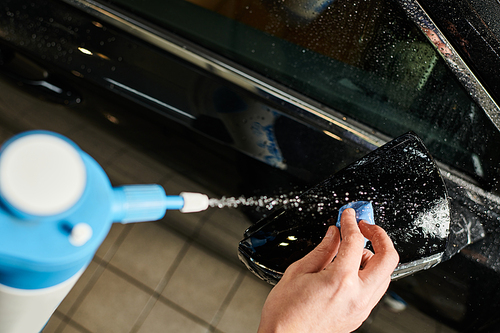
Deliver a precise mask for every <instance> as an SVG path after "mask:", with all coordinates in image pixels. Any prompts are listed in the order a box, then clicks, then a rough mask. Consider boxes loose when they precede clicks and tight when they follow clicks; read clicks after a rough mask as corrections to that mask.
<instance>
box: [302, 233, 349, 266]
mask: <svg viewBox="0 0 500 333" xmlns="http://www.w3.org/2000/svg"><path fill="white" fill-rule="evenodd" d="M339 246H340V232H339V229H338V228H337V227H336V226H334V225H332V226H330V227H329V228H328V231H327V232H326V235H325V237H324V238H323V240H322V241H321V243H319V244H318V246H316V248H315V249H314V250H312V251H311V252H309V253H308V254H307V255H306V256H305V257H303V258H302V259H300V260H299V261H297V262H296V263H295V264H294V265H295V272H296V273H317V272H320V271H322V270H323V269H324V268H325V267H326V266H327V265H328V264H329V263H331V262H332V260H333V258H334V257H335V256H336V255H337V252H338V249H339Z"/></svg>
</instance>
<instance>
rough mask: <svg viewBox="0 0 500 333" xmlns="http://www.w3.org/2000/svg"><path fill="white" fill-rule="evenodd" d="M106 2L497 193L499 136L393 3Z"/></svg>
mask: <svg viewBox="0 0 500 333" xmlns="http://www.w3.org/2000/svg"><path fill="white" fill-rule="evenodd" d="M108 2H112V3H113V4H115V5H118V6H122V7H124V8H126V9H127V10H129V11H133V12H134V13H135V14H138V15H140V16H142V17H143V18H146V19H147V20H149V21H151V22H153V23H156V24H159V25H162V26H163V27H166V28H168V29H169V30H170V31H173V32H174V33H176V34H179V35H181V36H183V37H184V38H187V39H190V40H192V41H194V42H196V43H198V44H200V45H202V46H204V47H206V48H208V49H210V50H212V51H216V52H218V53H219V54H222V55H223V56H225V57H227V58H229V59H231V60H234V61H237V62H238V63H240V64H242V65H244V66H246V67H248V68H250V69H252V70H254V71H256V72H258V73H259V74H262V75H264V76H266V77H268V78H270V79H272V80H275V81H276V82H279V83H280V84H283V85H286V86H288V87H290V88H292V89H294V90H296V91H298V92H300V93H302V94H304V95H306V96H308V97H310V98H313V99H315V100H317V101H319V102H320V103H322V104H325V105H327V106H329V107H331V108H332V109H335V110H337V111H340V112H342V113H343V114H345V115H346V116H349V117H352V118H354V119H356V120H358V121H360V122H362V123H364V124H366V125H368V126H370V127H371V128H373V129H375V130H377V131H379V132H382V133H384V134H386V135H389V136H391V137H396V136H398V135H400V134H402V133H405V132H407V131H410V130H411V131H414V132H416V133H417V134H418V135H419V136H420V137H421V138H422V139H423V140H424V142H425V143H426V145H427V147H428V148H429V150H430V151H431V153H432V154H433V156H434V157H435V158H436V159H437V160H439V161H441V162H444V163H446V164H448V165H450V166H453V167H454V168H456V169H459V170H461V171H463V172H466V173H467V174H469V175H471V176H473V177H475V178H476V179H478V180H479V181H481V182H482V183H483V184H484V185H485V186H487V187H488V188H489V189H493V190H496V188H497V187H498V186H497V183H498V180H497V179H498V178H500V177H498V176H499V169H500V168H498V165H499V157H497V155H498V154H496V153H495V149H497V148H496V146H497V144H499V143H500V135H499V133H498V130H497V129H496V128H495V126H494V125H493V124H492V123H491V121H490V120H489V119H488V118H487V116H486V115H485V113H484V112H483V111H482V110H481V109H480V107H479V106H478V105H477V104H476V103H475V102H474V101H473V100H472V99H471V98H470V96H469V95H468V94H467V92H466V91H465V90H464V89H463V87H462V86H461V85H460V83H459V82H458V81H457V80H456V78H455V77H454V75H453V74H452V72H451V71H450V70H449V69H448V68H447V66H446V64H445V63H444V61H443V60H442V58H441V57H440V55H439V54H438V53H437V51H436V50H435V49H434V47H433V46H432V44H431V43H430V42H429V40H428V38H432V37H433V36H425V34H424V33H423V32H422V31H421V30H419V29H418V28H417V27H416V26H415V25H414V24H413V22H411V21H410V20H409V19H408V18H407V17H406V14H405V12H404V11H403V9H402V8H401V7H400V6H399V4H398V3H397V2H396V1H390V0H349V1H348V0H335V1H334V0H324V1H309V0H290V1H270V0H246V1H241V0H190V1H185V0H170V1H168V2H165V1H160V0H157V1H141V0H112V1H108Z"/></svg>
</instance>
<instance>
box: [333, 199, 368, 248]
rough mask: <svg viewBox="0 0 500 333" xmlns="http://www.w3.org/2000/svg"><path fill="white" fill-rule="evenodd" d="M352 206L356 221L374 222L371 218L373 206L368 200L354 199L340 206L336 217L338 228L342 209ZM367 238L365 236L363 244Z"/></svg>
mask: <svg viewBox="0 0 500 333" xmlns="http://www.w3.org/2000/svg"><path fill="white" fill-rule="evenodd" d="M347 208H353V209H354V210H355V211H356V221H357V222H358V223H359V221H361V220H365V221H366V222H368V224H375V221H374V219H373V206H372V203H371V202H370V201H355V202H349V203H348V204H347V205H344V206H342V207H340V209H339V217H338V218H337V224H336V225H337V228H339V230H340V216H342V212H343V211H344V209H347ZM367 242H368V240H367V239H366V238H365V246H366V243H367Z"/></svg>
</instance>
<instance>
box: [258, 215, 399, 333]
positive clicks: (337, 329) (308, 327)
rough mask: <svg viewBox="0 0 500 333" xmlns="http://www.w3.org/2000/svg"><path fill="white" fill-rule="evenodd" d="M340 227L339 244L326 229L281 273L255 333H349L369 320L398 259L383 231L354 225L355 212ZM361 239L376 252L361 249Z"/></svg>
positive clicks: (343, 218) (335, 235)
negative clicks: (312, 247) (368, 241)
mask: <svg viewBox="0 0 500 333" xmlns="http://www.w3.org/2000/svg"><path fill="white" fill-rule="evenodd" d="M340 225H341V230H342V241H341V237H340V231H339V229H338V228H337V227H335V226H330V227H329V228H328V231H327V233H326V235H325V237H324V238H323V240H322V242H321V243H320V244H319V245H318V246H317V247H316V248H315V249H314V250H313V251H311V252H310V253H309V254H308V255H306V256H305V257H304V258H302V259H301V260H298V261H296V262H295V263H293V264H292V265H290V266H289V267H288V269H287V270H286V271H285V273H284V275H283V277H282V278H281V280H280V281H279V282H278V284H276V286H275V287H274V288H273V290H271V292H270V293H269V295H268V297H267V300H266V302H265V304H264V307H263V309H262V315H261V321H260V325H259V331H258V332H259V333H280V332H287V333H291V332H307V333H313V332H322V333H324V332H332V333H347V332H352V331H354V330H355V329H357V328H358V327H359V326H361V324H362V323H363V322H364V321H365V320H366V318H368V316H369V314H370V312H371V310H372V309H373V308H374V307H375V305H377V303H378V302H379V301H380V299H381V298H382V296H383V295H384V293H385V291H386V290H387V288H388V287H389V283H390V282H391V274H392V272H393V271H394V269H395V268H396V266H397V264H398V262H399V255H398V253H397V252H396V250H395V249H394V245H393V243H392V241H391V239H390V238H389V237H388V236H387V234H386V233H385V231H384V230H383V229H382V228H381V227H379V226H376V225H370V224H368V223H365V222H364V221H360V223H359V224H358V223H356V217H355V211H354V210H353V209H351V208H350V209H346V210H344V212H343V214H342V216H341V221H340ZM365 237H366V238H367V239H369V240H370V241H371V242H372V246H373V250H374V253H373V252H371V251H370V250H367V249H365V248H364V238H365ZM334 258H335V260H334ZM332 260H333V261H332Z"/></svg>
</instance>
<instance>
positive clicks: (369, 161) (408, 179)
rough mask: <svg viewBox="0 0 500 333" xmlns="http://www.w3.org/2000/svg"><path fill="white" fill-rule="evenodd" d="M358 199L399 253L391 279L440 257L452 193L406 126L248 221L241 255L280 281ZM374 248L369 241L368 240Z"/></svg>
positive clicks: (264, 275) (259, 271)
mask: <svg viewBox="0 0 500 333" xmlns="http://www.w3.org/2000/svg"><path fill="white" fill-rule="evenodd" d="M354 201H369V202H371V203H372V205H373V214H374V220H375V224H377V225H379V226H381V227H382V228H384V230H385V231H386V232H387V234H388V235H389V237H390V238H391V239H392V241H393V243H394V246H395V248H396V250H397V251H398V253H399V256H400V263H399V265H398V267H397V268H396V270H395V271H394V273H393V274H392V279H398V278H401V277H404V276H407V275H409V274H412V273H414V272H417V271H419V270H423V269H428V268H430V267H433V266H435V265H437V264H438V263H439V262H441V260H442V257H443V254H444V252H445V250H446V244H447V240H448V235H449V226H450V208H449V202H448V193H447V190H446V187H445V184H444V182H443V179H442V178H441V175H440V172H439V169H438V168H437V166H436V164H435V162H434V160H433V158H432V157H431V155H430V154H429V152H428V151H427V149H426V147H425V146H424V144H423V142H422V140H421V139H420V138H418V137H417V136H416V135H415V134H414V133H411V132H410V133H407V134H404V135H402V136H400V137H398V138H396V139H394V140H393V141H391V142H389V143H387V144H385V145H384V146H382V147H380V148H378V149H376V150H374V151H373V152H371V153H369V154H368V155H366V156H365V157H363V158H362V159H360V160H358V161H356V162H354V163H352V164H351V165H349V166H347V167H346V168H344V169H342V170H341V171H339V172H337V173H336V174H334V175H333V176H331V177H330V178H328V179H327V180H325V181H324V182H322V183H320V184H318V185H317V186H315V187H313V188H311V189H310V190H308V191H306V192H304V193H302V194H301V195H300V196H299V198H298V203H295V204H292V205H289V206H288V207H287V206H283V207H281V208H279V209H277V210H276V211H274V212H273V213H271V214H270V215H269V216H268V217H265V218H263V219H262V220H260V221H259V222H257V223H256V224H255V225H252V226H251V227H250V228H248V229H247V230H246V232H245V234H244V238H243V240H241V242H240V244H239V247H238V250H239V258H240V260H241V261H242V262H243V263H244V264H245V265H246V266H247V267H248V268H249V269H250V270H251V271H252V272H254V273H255V274H256V275H257V276H259V277H260V278H261V279H263V280H265V281H267V282H269V283H271V284H276V283H277V282H278V281H279V280H280V278H281V276H282V275H283V273H284V271H285V270H286V268H287V267H288V266H289V265H290V264H292V263H293V262H295V261H297V260H299V259H301V258H302V257H304V256H305V255H306V254H307V253H309V252H310V251H311V250H312V249H314V248H315V247H316V245H318V244H319V243H320V242H321V240H322V238H323V236H324V235H325V233H326V230H327V229H328V227H329V226H330V225H331V224H335V222H336V221H337V216H338V211H339V209H340V208H341V207H342V206H343V205H345V204H347V203H349V202H354ZM367 247H368V248H371V244H370V243H369V242H368V244H367Z"/></svg>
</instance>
